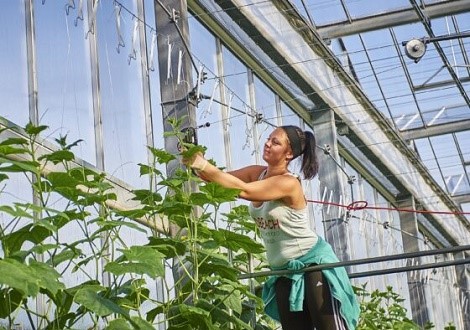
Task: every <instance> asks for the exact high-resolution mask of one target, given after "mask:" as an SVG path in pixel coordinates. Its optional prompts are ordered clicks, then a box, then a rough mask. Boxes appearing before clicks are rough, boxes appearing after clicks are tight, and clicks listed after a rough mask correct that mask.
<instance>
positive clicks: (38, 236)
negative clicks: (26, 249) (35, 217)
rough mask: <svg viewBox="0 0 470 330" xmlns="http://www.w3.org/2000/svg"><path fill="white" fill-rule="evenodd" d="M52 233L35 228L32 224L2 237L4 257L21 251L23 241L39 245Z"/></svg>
mask: <svg viewBox="0 0 470 330" xmlns="http://www.w3.org/2000/svg"><path fill="white" fill-rule="evenodd" d="M51 235H52V232H51V231H49V230H48V229H46V228H44V227H35V226H34V225H33V224H29V225H26V226H24V227H22V228H20V229H18V230H17V231H15V232H13V233H11V234H8V235H5V236H4V237H3V242H2V243H3V250H4V252H5V255H7V256H9V255H11V254H12V253H15V252H17V251H19V250H20V249H21V247H22V246H23V243H24V242H25V241H29V242H31V243H33V244H39V243H41V242H42V241H44V240H45V239H46V238H47V237H49V236H51Z"/></svg>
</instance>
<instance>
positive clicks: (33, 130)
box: [25, 122, 48, 135]
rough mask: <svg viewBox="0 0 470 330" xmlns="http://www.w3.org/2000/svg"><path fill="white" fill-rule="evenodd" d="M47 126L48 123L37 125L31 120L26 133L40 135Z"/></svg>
mask: <svg viewBox="0 0 470 330" xmlns="http://www.w3.org/2000/svg"><path fill="white" fill-rule="evenodd" d="M47 128H48V126H46V125H39V126H35V125H33V123H31V122H29V123H28V124H26V127H25V131H26V133H28V135H38V134H39V133H41V132H42V131H44V130H46V129H47Z"/></svg>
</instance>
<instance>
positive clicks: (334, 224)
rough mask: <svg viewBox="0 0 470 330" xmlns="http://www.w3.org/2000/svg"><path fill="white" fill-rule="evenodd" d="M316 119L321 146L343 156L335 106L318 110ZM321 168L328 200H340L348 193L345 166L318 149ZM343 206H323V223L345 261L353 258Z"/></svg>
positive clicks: (326, 233)
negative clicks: (345, 191) (344, 185)
mask: <svg viewBox="0 0 470 330" xmlns="http://www.w3.org/2000/svg"><path fill="white" fill-rule="evenodd" d="M314 116H315V118H314V121H313V124H314V132H315V137H316V142H317V145H318V146H321V147H325V146H328V147H329V149H330V154H331V157H333V158H334V159H338V158H339V152H338V142H337V135H336V134H337V133H336V125H335V117H334V112H333V110H331V109H328V110H324V111H319V112H315V114H314ZM317 155H318V161H319V164H320V169H319V172H318V180H319V181H320V189H321V191H320V194H321V195H323V194H324V192H326V194H324V196H325V199H326V201H329V202H333V203H339V202H340V196H342V195H344V187H343V181H342V180H341V175H342V173H341V169H340V168H339V167H338V165H337V164H336V162H335V161H334V160H333V159H331V157H330V156H329V155H327V154H325V153H324V152H321V151H320V149H318V148H317ZM341 211H342V210H340V209H339V208H330V207H328V205H325V206H324V207H323V223H324V230H325V239H326V240H327V241H328V242H329V243H330V244H331V245H332V246H333V249H334V250H335V253H336V254H337V256H338V258H339V259H340V260H341V261H346V260H349V259H350V253H349V244H348V237H349V236H348V233H347V227H346V226H345V225H344V222H343V219H342V217H341Z"/></svg>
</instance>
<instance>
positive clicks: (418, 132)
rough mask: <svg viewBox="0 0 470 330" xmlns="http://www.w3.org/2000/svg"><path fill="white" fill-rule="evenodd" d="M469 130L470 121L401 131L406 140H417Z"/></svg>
mask: <svg viewBox="0 0 470 330" xmlns="http://www.w3.org/2000/svg"><path fill="white" fill-rule="evenodd" d="M468 130H470V119H467V120H461V121H456V122H450V123H445V124H437V125H432V126H428V127H421V128H413V129H408V130H403V131H400V135H401V136H402V138H403V139H404V140H416V139H421V138H425V137H431V136H436V135H443V134H450V133H457V132H461V131H468Z"/></svg>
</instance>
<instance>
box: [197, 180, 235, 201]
mask: <svg viewBox="0 0 470 330" xmlns="http://www.w3.org/2000/svg"><path fill="white" fill-rule="evenodd" d="M200 190H201V191H202V192H204V193H206V194H207V197H208V198H209V201H210V202H209V203H211V204H213V205H218V204H220V203H224V202H231V201H235V200H237V198H238V195H239V194H240V190H239V189H229V188H225V187H222V186H221V185H220V184H218V183H215V182H209V183H206V184H205V185H203V186H201V187H200Z"/></svg>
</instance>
